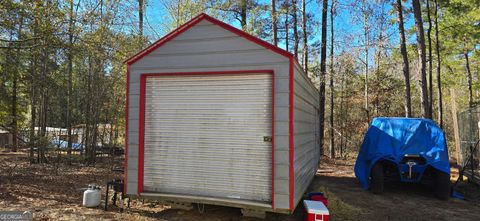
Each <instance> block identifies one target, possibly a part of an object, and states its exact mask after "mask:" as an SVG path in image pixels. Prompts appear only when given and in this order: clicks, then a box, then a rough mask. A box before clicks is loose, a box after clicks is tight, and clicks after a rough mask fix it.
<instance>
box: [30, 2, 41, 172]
mask: <svg viewBox="0 0 480 221" xmlns="http://www.w3.org/2000/svg"><path fill="white" fill-rule="evenodd" d="M38 4H39V2H38V1H35V2H34V4H33V14H34V16H33V37H34V40H33V42H34V45H37V44H38V41H39V40H38V38H37V37H38V24H39V19H40V13H39V10H38V8H39V7H38ZM38 58H39V56H38V49H37V48H35V49H33V50H32V51H31V63H32V64H31V67H30V68H31V70H30V71H31V73H30V81H31V82H30V106H31V113H30V118H31V119H30V134H29V146H30V163H34V162H35V158H34V157H35V148H36V134H35V123H36V120H37V104H38V101H37V97H38V96H37V93H36V91H37V78H36V75H37V71H38V67H37V65H38V63H37V61H38ZM37 150H38V149H37ZM37 153H38V151H37ZM37 159H39V158H37ZM37 163H39V161H38V160H37Z"/></svg>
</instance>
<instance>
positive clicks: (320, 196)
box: [310, 195, 328, 206]
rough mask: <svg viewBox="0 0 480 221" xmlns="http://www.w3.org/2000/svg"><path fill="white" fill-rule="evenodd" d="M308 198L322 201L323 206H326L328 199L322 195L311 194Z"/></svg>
mask: <svg viewBox="0 0 480 221" xmlns="http://www.w3.org/2000/svg"><path fill="white" fill-rule="evenodd" d="M310 200H313V201H320V202H322V203H323V204H324V205H325V206H328V199H327V198H326V197H324V196H323V195H313V196H311V197H310Z"/></svg>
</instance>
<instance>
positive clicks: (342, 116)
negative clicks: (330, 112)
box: [339, 70, 347, 157]
mask: <svg viewBox="0 0 480 221" xmlns="http://www.w3.org/2000/svg"><path fill="white" fill-rule="evenodd" d="M346 75H347V71H346V70H345V71H344V73H343V74H342V81H341V89H340V90H341V94H340V111H339V112H340V120H341V121H342V123H341V128H340V157H343V150H344V146H345V121H346V116H345V114H344V112H345V108H344V106H345V102H344V101H345V79H346Z"/></svg>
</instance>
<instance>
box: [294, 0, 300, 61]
mask: <svg viewBox="0 0 480 221" xmlns="http://www.w3.org/2000/svg"><path fill="white" fill-rule="evenodd" d="M292 6H293V7H292V15H293V55H294V56H295V59H296V60H297V61H298V43H299V40H298V39H299V38H298V28H297V25H298V21H297V0H292Z"/></svg>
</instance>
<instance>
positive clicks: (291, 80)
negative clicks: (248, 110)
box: [288, 57, 295, 211]
mask: <svg viewBox="0 0 480 221" xmlns="http://www.w3.org/2000/svg"><path fill="white" fill-rule="evenodd" d="M293 60H294V59H293V57H291V58H290V64H289V66H290V67H289V118H288V126H289V144H290V147H289V148H290V149H289V150H290V154H289V155H290V158H289V160H290V161H289V165H290V168H289V169H290V171H289V172H290V173H289V175H290V177H289V178H290V210H291V211H293V210H294V209H295V203H294V195H295V189H294V187H295V186H294V185H295V174H294V173H295V171H294V140H293V135H294V131H293V129H294V128H293V109H294V103H293V102H294V100H293V98H294V90H293V84H294V82H295V80H294V78H293V77H294V76H293V75H294V71H293V68H294V67H293Z"/></svg>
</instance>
